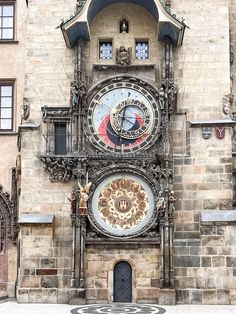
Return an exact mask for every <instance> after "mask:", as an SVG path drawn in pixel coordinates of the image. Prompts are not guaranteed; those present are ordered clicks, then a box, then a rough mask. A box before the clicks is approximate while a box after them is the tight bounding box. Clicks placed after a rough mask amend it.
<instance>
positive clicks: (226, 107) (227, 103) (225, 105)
mask: <svg viewBox="0 0 236 314" xmlns="http://www.w3.org/2000/svg"><path fill="white" fill-rule="evenodd" d="M230 109H231V103H230V101H229V99H226V98H223V113H224V114H225V115H226V116H228V115H229V113H230Z"/></svg>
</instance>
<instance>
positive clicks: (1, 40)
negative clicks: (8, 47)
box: [0, 39, 19, 45]
mask: <svg viewBox="0 0 236 314" xmlns="http://www.w3.org/2000/svg"><path fill="white" fill-rule="evenodd" d="M1 44H19V41H18V40H4V39H0V45H1Z"/></svg>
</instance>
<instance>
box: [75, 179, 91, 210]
mask: <svg viewBox="0 0 236 314" xmlns="http://www.w3.org/2000/svg"><path fill="white" fill-rule="evenodd" d="M91 185H92V182H89V183H87V184H86V185H85V186H82V185H81V184H80V183H79V182H78V186H79V190H80V200H79V210H80V215H87V213H88V205H87V202H88V199H89V190H90V187H91Z"/></svg>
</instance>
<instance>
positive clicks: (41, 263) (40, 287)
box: [17, 224, 72, 303]
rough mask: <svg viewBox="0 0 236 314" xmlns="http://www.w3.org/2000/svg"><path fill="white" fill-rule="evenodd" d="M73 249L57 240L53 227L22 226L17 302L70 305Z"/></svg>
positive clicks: (69, 242)
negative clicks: (69, 293) (69, 290)
mask: <svg viewBox="0 0 236 314" xmlns="http://www.w3.org/2000/svg"><path fill="white" fill-rule="evenodd" d="M71 250H72V247H71V241H70V240H69V239H67V238H65V239H64V240H60V241H58V240H56V238H55V236H54V226H53V225H47V224H45V225H23V226H21V233H20V270H19V285H18V297H17V300H18V302H30V303H34V302H38V303H39V302H41V303H45V302H49V303H68V288H69V287H70V278H71V255H72V252H71ZM62 288H63V289H62Z"/></svg>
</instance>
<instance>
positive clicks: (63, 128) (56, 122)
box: [42, 107, 72, 155]
mask: <svg viewBox="0 0 236 314" xmlns="http://www.w3.org/2000/svg"><path fill="white" fill-rule="evenodd" d="M42 111H43V121H44V122H45V128H44V134H43V137H44V139H45V143H46V147H45V148H46V149H45V153H46V154H48V155H67V154H68V153H69V152H71V149H72V127H71V112H70V108H69V107H43V108H42Z"/></svg>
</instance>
